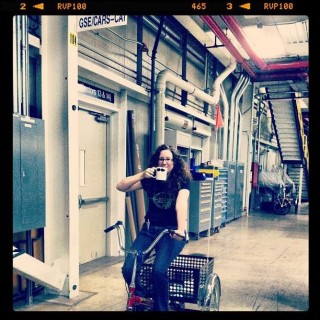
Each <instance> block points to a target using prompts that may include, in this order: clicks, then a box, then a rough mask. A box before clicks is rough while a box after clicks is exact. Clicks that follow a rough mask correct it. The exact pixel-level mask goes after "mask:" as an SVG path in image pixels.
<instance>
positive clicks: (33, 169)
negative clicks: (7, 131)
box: [12, 114, 45, 233]
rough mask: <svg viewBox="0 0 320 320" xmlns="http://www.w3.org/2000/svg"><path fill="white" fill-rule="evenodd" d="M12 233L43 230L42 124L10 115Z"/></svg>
mask: <svg viewBox="0 0 320 320" xmlns="http://www.w3.org/2000/svg"><path fill="white" fill-rule="evenodd" d="M12 156H13V233H16V232H23V231H28V230H32V229H38V228H43V227H45V148H44V121H43V120H41V119H35V118H31V117H27V116H21V115H16V114H14V115H13V155H12Z"/></svg>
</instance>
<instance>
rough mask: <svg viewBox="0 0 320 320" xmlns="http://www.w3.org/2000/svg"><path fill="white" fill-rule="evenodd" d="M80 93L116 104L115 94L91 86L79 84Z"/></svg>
mask: <svg viewBox="0 0 320 320" xmlns="http://www.w3.org/2000/svg"><path fill="white" fill-rule="evenodd" d="M78 92H79V93H82V94H85V95H87V96H90V97H94V98H97V99H101V100H104V101H107V102H110V103H114V93H112V92H109V91H106V90H103V89H100V88H97V87H94V86H91V85H89V84H86V83H84V82H81V81H79V82H78Z"/></svg>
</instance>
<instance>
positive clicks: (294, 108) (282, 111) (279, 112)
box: [267, 85, 309, 201]
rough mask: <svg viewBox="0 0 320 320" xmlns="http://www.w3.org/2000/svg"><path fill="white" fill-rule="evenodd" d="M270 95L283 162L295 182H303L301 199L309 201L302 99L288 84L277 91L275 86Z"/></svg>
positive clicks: (273, 120)
mask: <svg viewBox="0 0 320 320" xmlns="http://www.w3.org/2000/svg"><path fill="white" fill-rule="evenodd" d="M267 92H268V91H267ZM267 99H268V101H269V107H270V112H271V115H272V122H273V127H274V130H275V134H276V139H277V143H278V147H279V152H280V156H281V162H282V163H283V164H285V165H287V169H288V170H287V174H288V175H289V177H290V178H291V179H292V180H293V182H294V183H295V185H296V186H298V187H299V186H300V190H301V191H300V192H301V201H308V200H309V196H308V194H309V192H308V191H309V190H308V173H309V154H308V145H307V143H306V138H305V135H304V132H303V121H302V116H301V106H300V102H299V99H296V97H295V93H294V92H293V90H292V89H291V87H290V86H289V85H288V87H287V88H284V87H281V88H279V90H278V91H277V90H275V89H274V88H273V91H272V92H268V94H267ZM300 171H301V172H300Z"/></svg>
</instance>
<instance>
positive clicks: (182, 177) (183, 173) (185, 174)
mask: <svg viewBox="0 0 320 320" xmlns="http://www.w3.org/2000/svg"><path fill="white" fill-rule="evenodd" d="M163 150H170V151H171V153H172V156H173V160H172V161H173V169H172V171H171V173H170V175H169V177H168V183H169V185H168V187H169V188H170V189H173V190H177V191H178V190H180V189H181V184H182V183H183V182H186V181H190V180H192V176H191V174H190V171H189V168H188V165H187V164H186V162H185V161H184V160H183V159H182V157H181V155H180V154H179V153H178V152H177V150H176V149H175V148H173V147H172V146H170V145H167V144H162V145H160V146H159V147H158V148H157V149H156V151H155V152H154V153H153V154H152V156H151V158H150V162H149V167H158V165H159V156H160V153H161V151H163Z"/></svg>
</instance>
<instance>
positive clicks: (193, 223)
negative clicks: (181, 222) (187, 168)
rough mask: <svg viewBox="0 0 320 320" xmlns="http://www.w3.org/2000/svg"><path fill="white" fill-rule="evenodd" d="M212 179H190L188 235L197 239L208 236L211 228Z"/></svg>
mask: <svg viewBox="0 0 320 320" xmlns="http://www.w3.org/2000/svg"><path fill="white" fill-rule="evenodd" d="M212 188H213V180H201V181H191V183H190V197H189V199H190V203H189V219H188V223H189V230H188V231H189V236H190V238H193V239H196V240H198V239H199V237H200V236H209V235H210V229H211V211H212V191H213V189H212Z"/></svg>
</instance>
